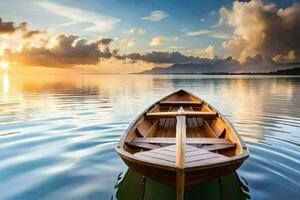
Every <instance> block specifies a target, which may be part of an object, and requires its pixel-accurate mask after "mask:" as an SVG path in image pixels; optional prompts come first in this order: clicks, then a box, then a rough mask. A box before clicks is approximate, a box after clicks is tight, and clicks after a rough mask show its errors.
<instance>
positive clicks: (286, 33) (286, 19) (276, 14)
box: [219, 0, 300, 62]
mask: <svg viewBox="0 0 300 200" xmlns="http://www.w3.org/2000/svg"><path fill="white" fill-rule="evenodd" d="M220 16H221V18H220V20H219V24H222V25H224V24H225V25H227V26H230V27H232V28H233V29H234V32H233V38H232V39H230V40H227V41H225V42H224V43H223V47H224V48H225V49H227V50H228V52H229V54H230V55H232V56H233V57H234V58H237V59H239V61H241V62H245V60H246V59H247V58H248V57H252V56H255V55H257V54H259V55H261V56H263V57H264V58H265V59H268V60H271V59H272V58H273V60H274V61H279V60H281V61H282V59H284V60H286V61H287V60H288V61H296V60H299V59H300V58H299V57H300V37H299V35H300V4H299V3H294V4H292V5H291V6H289V7H287V8H280V9H278V8H277V6H276V4H274V3H264V2H262V1H261V0H252V1H250V2H239V1H236V2H234V3H233V6H232V8H225V7H222V8H221V9H220ZM287 52H290V53H288V55H286V56H282V55H285V54H287Z"/></svg>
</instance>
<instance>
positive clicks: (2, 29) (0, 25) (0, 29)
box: [0, 17, 27, 34]
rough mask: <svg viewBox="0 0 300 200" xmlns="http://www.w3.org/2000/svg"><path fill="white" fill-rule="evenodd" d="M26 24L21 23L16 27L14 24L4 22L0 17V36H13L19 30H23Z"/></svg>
mask: <svg viewBox="0 0 300 200" xmlns="http://www.w3.org/2000/svg"><path fill="white" fill-rule="evenodd" d="M26 27H27V23H25V22H22V23H20V24H19V25H16V24H15V23H14V22H5V21H3V20H2V18H1V17H0V34H13V33H15V32H16V31H19V30H21V31H22V30H25V29H26Z"/></svg>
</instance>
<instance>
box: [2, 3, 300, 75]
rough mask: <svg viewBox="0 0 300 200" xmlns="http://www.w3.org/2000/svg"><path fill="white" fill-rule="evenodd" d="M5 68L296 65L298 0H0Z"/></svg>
mask: <svg viewBox="0 0 300 200" xmlns="http://www.w3.org/2000/svg"><path fill="white" fill-rule="evenodd" d="M0 18H1V20H0V66H2V68H7V67H8V65H9V66H18V67H20V68H22V67H23V68H24V69H26V68H25V67H54V68H58V69H59V68H77V69H83V70H90V71H97V72H98V71H99V72H124V73H126V72H139V71H143V70H145V69H151V68H152V67H155V66H166V67H167V66H170V65H172V64H175V63H189V62H193V63H194V62H195V63H202V62H207V61H208V60H207V59H209V60H211V61H213V60H216V59H226V58H228V57H230V58H232V59H234V60H237V62H238V63H239V64H240V65H241V66H242V65H245V64H249V63H250V64H251V63H252V64H253V63H254V64H256V63H257V62H258V63H259V64H262V65H263V64H265V63H267V64H270V63H271V64H274V63H287V62H299V60H300V59H299V57H300V53H299V51H300V40H299V35H300V25H299V24H300V4H299V2H297V1H295V0H294V1H291V0H285V1H279V0H277V1H270V0H265V1H262V0H252V1H229V0H223V1H217V0H211V1H203V0H198V1H193V0H191V1H175V0H174V1H173V0H170V1H159V0H149V1H138V0H136V1H134V0H122V1H121V0H102V1H99V0H86V1H79V0H72V1H71V0H61V1H35V0H28V1H22V0H10V1H5V0H0Z"/></svg>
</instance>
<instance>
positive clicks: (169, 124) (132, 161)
mask: <svg viewBox="0 0 300 200" xmlns="http://www.w3.org/2000/svg"><path fill="white" fill-rule="evenodd" d="M116 151H117V152H118V154H119V155H120V157H121V158H122V160H123V161H124V162H125V163H126V164H127V165H128V167H130V168H131V169H133V170H135V171H137V172H139V173H141V174H143V175H144V176H147V177H150V178H153V179H156V180H158V181H161V182H163V183H166V184H170V185H174V186H176V193H177V194H176V196H177V199H183V195H184V188H185V187H189V186H192V185H194V184H197V183H201V182H204V181H208V180H210V179H213V178H217V177H220V176H222V175H225V174H228V173H230V172H233V171H235V170H236V169H237V168H238V167H239V166H240V165H241V164H242V163H243V161H244V160H246V159H247V158H248V156H249V154H248V151H247V147H246V146H245V144H244V143H243V141H242V140H241V138H240V136H239V135H238V134H237V132H236V131H235V129H234V128H233V127H232V125H231V124H230V123H229V122H228V121H227V120H226V119H225V117H224V116H222V115H221V114H220V113H219V112H218V111H217V110H216V109H215V108H213V107H212V106H211V105H209V104H208V103H206V102H205V101H203V100H202V99H200V98H199V97H196V96H194V95H193V94H191V93H189V92H186V91H184V90H179V91H177V92H175V93H172V94H170V95H168V96H166V97H165V98H163V99H161V100H159V101H158V102H156V103H155V104H153V105H152V106H150V107H149V108H148V109H146V110H145V111H144V112H143V113H142V114H141V115H140V116H138V117H137V119H136V120H134V122H133V123H132V124H131V125H130V126H129V127H128V129H127V131H126V132H125V134H124V135H123V136H122V138H121V139H120V141H119V143H118V144H117V145H116Z"/></svg>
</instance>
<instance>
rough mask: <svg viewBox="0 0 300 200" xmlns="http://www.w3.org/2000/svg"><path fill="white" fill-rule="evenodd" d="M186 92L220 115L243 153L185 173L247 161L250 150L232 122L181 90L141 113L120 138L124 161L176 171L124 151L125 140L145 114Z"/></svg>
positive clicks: (188, 168)
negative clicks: (174, 96)
mask: <svg viewBox="0 0 300 200" xmlns="http://www.w3.org/2000/svg"><path fill="white" fill-rule="evenodd" d="M180 91H183V92H186V93H187V94H189V95H191V96H192V97H194V98H196V99H197V100H200V101H202V102H203V104H206V105H207V106H208V107H209V108H211V109H212V110H213V111H214V112H216V113H218V115H219V118H220V119H222V120H223V121H224V122H225V124H227V126H228V127H229V128H231V129H232V132H233V134H234V135H236V136H237V141H238V142H239V144H238V145H240V146H241V151H240V153H239V154H237V155H234V156H232V157H229V158H227V159H226V160H222V161H217V162H213V163H211V164H210V163H204V164H203V165H201V164H200V165H199V164H198V165H197V166H192V167H186V168H184V170H185V171H196V170H200V169H209V168H214V167H220V166H226V165H231V164H233V163H239V162H243V161H244V160H246V159H247V158H248V157H249V153H248V148H247V147H246V145H245V143H244V141H243V140H242V138H241V136H240V135H239V134H238V132H237V131H236V129H235V128H234V126H233V125H232V123H231V122H229V121H228V120H227V119H226V117H225V116H224V115H222V114H221V113H220V112H219V111H218V110H217V109H216V108H215V107H213V106H211V105H210V104H209V103H207V102H206V101H204V100H203V99H202V98H200V97H198V96H196V95H194V94H192V93H190V92H187V91H185V90H183V89H179V90H177V91H175V92H173V93H171V94H169V95H167V96H165V97H163V98H161V99H160V100H158V101H156V102H155V103H153V104H152V105H150V106H148V107H147V108H146V109H145V110H144V111H143V112H141V113H140V114H139V115H138V116H137V117H136V118H135V119H134V120H133V122H132V123H131V124H130V125H129V127H128V128H127V129H126V131H125V133H124V134H123V135H122V137H121V138H120V140H119V141H118V143H117V144H116V146H115V150H116V151H117V153H118V154H119V155H120V156H121V158H122V159H126V160H130V161H131V162H134V163H139V164H143V165H147V166H151V167H158V168H162V169H166V170H169V171H176V166H175V164H174V166H173V165H168V164H165V163H160V164H158V163H152V162H148V161H145V160H143V159H140V158H136V157H135V156H134V155H133V154H131V153H129V152H127V151H126V150H125V149H124V145H125V139H126V137H127V136H128V134H129V133H130V131H131V130H132V128H133V127H134V126H135V125H136V123H137V122H138V121H139V119H140V118H141V117H143V116H145V114H146V113H147V111H149V110H151V109H152V108H153V107H155V106H156V105H158V104H159V103H160V102H161V101H163V100H164V99H167V98H168V97H170V96H172V95H174V94H176V93H178V92H180Z"/></svg>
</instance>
